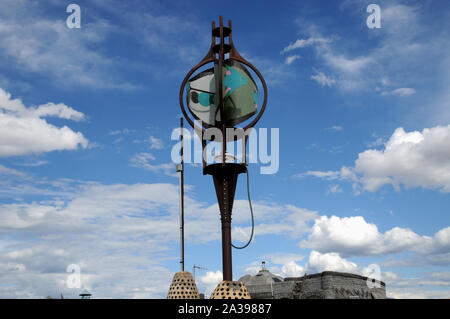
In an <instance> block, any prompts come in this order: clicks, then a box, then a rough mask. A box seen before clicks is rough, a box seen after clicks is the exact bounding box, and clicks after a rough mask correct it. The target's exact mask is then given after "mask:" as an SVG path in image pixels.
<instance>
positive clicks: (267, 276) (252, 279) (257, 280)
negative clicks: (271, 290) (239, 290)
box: [239, 263, 283, 286]
mask: <svg viewBox="0 0 450 319" xmlns="http://www.w3.org/2000/svg"><path fill="white" fill-rule="evenodd" d="M239 281H242V283H243V284H244V285H246V286H253V285H270V284H271V283H274V282H282V281H283V277H280V276H277V275H274V274H272V273H271V272H270V271H268V270H267V269H266V268H265V265H264V263H263V268H262V269H261V270H260V271H259V272H258V273H257V274H256V275H255V276H251V275H245V276H243V277H241V278H239Z"/></svg>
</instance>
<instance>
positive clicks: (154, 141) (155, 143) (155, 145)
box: [148, 136, 164, 150]
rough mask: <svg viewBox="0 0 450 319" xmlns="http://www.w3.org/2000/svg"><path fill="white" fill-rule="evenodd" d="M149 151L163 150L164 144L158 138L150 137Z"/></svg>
mask: <svg viewBox="0 0 450 319" xmlns="http://www.w3.org/2000/svg"><path fill="white" fill-rule="evenodd" d="M148 140H149V143H150V149H154V150H161V149H163V148H164V143H163V141H162V140H161V139H160V138H157V137H154V136H150V137H149V139H148Z"/></svg>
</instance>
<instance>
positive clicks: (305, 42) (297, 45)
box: [281, 37, 331, 53]
mask: <svg viewBox="0 0 450 319" xmlns="http://www.w3.org/2000/svg"><path fill="white" fill-rule="evenodd" d="M329 42H331V39H327V38H313V37H311V38H309V39H297V40H296V41H295V42H294V43H291V44H289V45H288V46H287V47H285V48H283V50H282V51H281V53H286V52H289V51H292V50H295V49H299V48H303V47H306V46H310V45H315V44H324V43H329Z"/></svg>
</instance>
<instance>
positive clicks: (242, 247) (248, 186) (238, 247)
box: [231, 167, 255, 249]
mask: <svg viewBox="0 0 450 319" xmlns="http://www.w3.org/2000/svg"><path fill="white" fill-rule="evenodd" d="M246 173H247V196H248V204H249V206H250V214H251V216H252V233H251V234H250V239H249V240H248V242H247V243H246V244H245V245H244V246H235V245H233V243H232V244H231V246H232V247H233V248H236V249H244V248H245V247H247V246H248V245H250V243H251V241H252V239H253V232H254V230H255V221H254V218H253V208H252V201H251V199H250V178H249V176H248V168H247V167H246Z"/></svg>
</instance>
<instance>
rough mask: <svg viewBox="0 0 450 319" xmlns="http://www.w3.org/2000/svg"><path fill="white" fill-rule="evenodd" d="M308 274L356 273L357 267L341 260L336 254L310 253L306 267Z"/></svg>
mask: <svg viewBox="0 0 450 319" xmlns="http://www.w3.org/2000/svg"><path fill="white" fill-rule="evenodd" d="M306 267H307V271H308V272H322V271H341V272H348V273H357V272H358V266H357V265H356V264H355V263H353V262H349V261H347V260H345V259H344V258H341V257H340V256H339V254H337V253H325V254H321V253H319V252H318V251H312V252H311V253H310V255H309V261H308V263H307V265H306Z"/></svg>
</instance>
